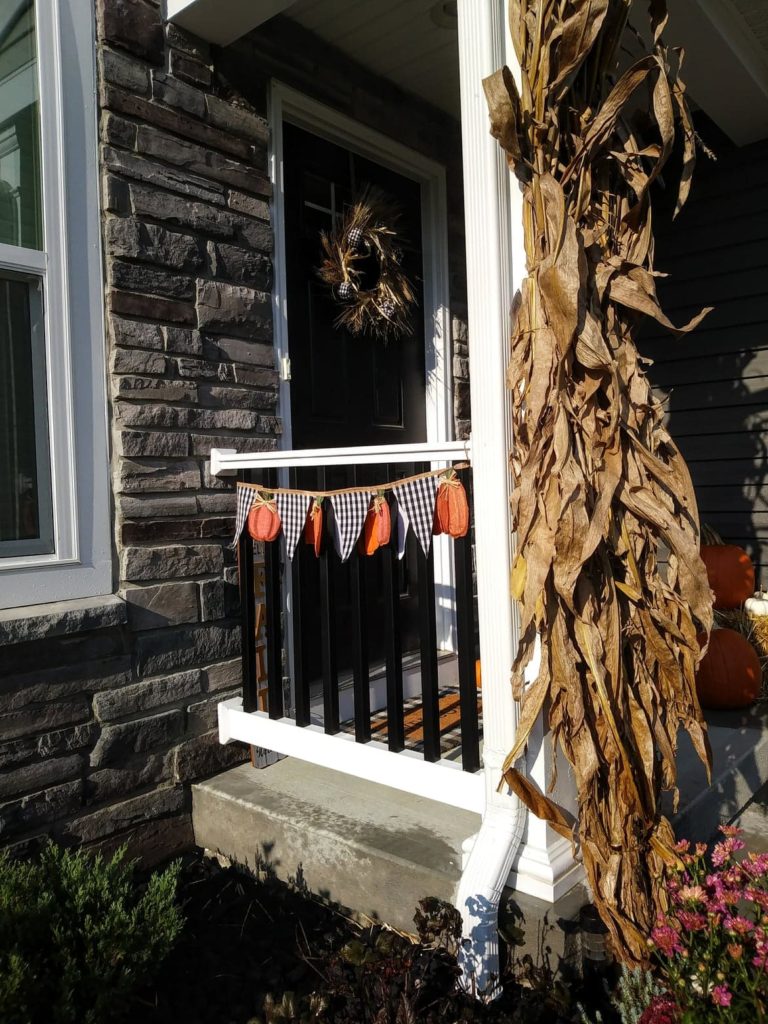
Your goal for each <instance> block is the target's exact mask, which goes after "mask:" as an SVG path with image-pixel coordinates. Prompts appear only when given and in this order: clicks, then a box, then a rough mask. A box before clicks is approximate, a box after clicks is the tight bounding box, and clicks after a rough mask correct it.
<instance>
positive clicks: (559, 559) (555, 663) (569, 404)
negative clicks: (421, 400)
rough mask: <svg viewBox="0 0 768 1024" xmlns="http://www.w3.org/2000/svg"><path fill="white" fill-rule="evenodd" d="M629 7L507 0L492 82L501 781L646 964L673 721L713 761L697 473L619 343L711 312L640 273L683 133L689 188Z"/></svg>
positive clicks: (664, 57)
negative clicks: (506, 64) (558, 792)
mask: <svg viewBox="0 0 768 1024" xmlns="http://www.w3.org/2000/svg"><path fill="white" fill-rule="evenodd" d="M633 2H636V3H639V2H640V0H511V2H510V6H509V20H510V30H511V33H512V38H513V43H514V47H515V52H516V53H517V55H518V57H519V59H520V63H521V79H520V80H521V83H522V85H521V89H520V92H519V94H518V91H517V89H516V88H515V85H514V81H513V79H512V75H511V74H510V72H509V71H508V70H507V69H504V70H503V71H499V72H497V73H496V74H495V75H494V76H491V78H490V79H488V80H487V81H486V82H485V90H486V97H487V99H488V103H489V108H490V113H491V131H492V134H493V135H494V136H495V137H496V138H497V139H498V140H499V142H500V144H501V145H502V147H503V148H504V149H505V151H506V153H507V156H508V160H509V164H510V167H512V168H513V170H514V171H515V173H516V174H517V177H518V179H519V181H520V183H521V186H522V189H523V200H524V202H523V219H524V238H525V247H526V257H527V266H528V276H527V278H526V279H525V281H524V282H523V285H522V287H521V290H520V293H519V295H518V296H516V299H515V305H514V310H513V328H512V340H511V354H510V362H509V370H508V375H507V381H508V384H509V387H510V389H511V393H512V407H513V419H514V437H515V448H514V451H513V453H512V458H511V462H512V472H513V475H514V479H515V492H514V494H513V498H512V502H511V510H512V520H513V527H514V529H515V530H516V532H517V550H518V556H517V559H516V562H515V566H514V569H513V572H512V579H511V581H510V582H511V589H512V592H513V595H514V596H515V598H517V599H519V601H520V610H521V640H520V645H519V650H518V655H517V658H516V661H515V664H514V666H513V693H514V695H515V698H516V699H519V700H521V702H522V708H521V717H520V725H519V731H518V736H517V738H516V741H515V744H514V747H513V749H512V750H511V751H510V753H509V756H508V757H507V760H506V762H505V764H504V769H503V775H504V779H505V780H506V782H507V784H508V785H509V786H510V787H511V788H512V790H513V791H514V792H515V793H517V794H518V796H519V797H520V799H521V800H523V801H524V802H525V803H526V805H527V806H528V807H529V808H530V809H531V810H532V811H533V812H534V813H536V814H538V815H539V816H540V817H542V818H543V819H544V820H546V821H548V822H549V823H550V824H551V826H552V827H553V828H555V829H556V830H557V831H558V832H560V833H561V834H563V835H572V836H573V838H574V840H575V841H576V842H578V843H579V844H580V845H581V848H582V853H583V859H584V865H585V868H586V871H587V875H588V879H589V882H590V885H591V888H592V892H593V895H594V899H595V902H596V904H597V906H598V908H599V909H600V912H601V914H602V917H603V920H604V921H605V923H606V924H607V926H608V928H609V929H610V931H611V934H612V937H613V942H614V947H615V948H616V950H617V952H618V953H619V955H621V956H622V957H623V958H624V959H625V960H626V961H628V962H642V961H644V960H645V958H646V955H647V946H646V941H645V940H646V936H647V934H648V931H649V929H650V927H651V926H652V924H653V921H654V920H655V918H656V915H657V913H658V911H659V910H660V909H663V908H664V902H665V901H664V892H663V889H662V888H661V886H660V878H661V875H662V871H663V867H664V864H665V863H673V862H674V861H675V854H674V835H673V833H672V829H671V827H670V825H669V823H668V822H667V821H666V819H665V818H664V817H663V816H662V815H661V812H660V809H659V807H660V795H661V792H662V790H664V789H669V790H672V791H673V794H675V793H676V788H675V781H676V764H675V757H676V744H677V736H678V732H679V730H680V729H686V730H687V731H688V732H689V734H690V736H691V739H692V741H693V743H694V746H695V749H696V750H697V752H698V753H699V756H700V757H701V759H702V761H704V762H705V764H706V765H707V767H708V765H709V758H710V753H709V745H708V742H707V736H706V727H705V726H704V723H703V720H702V716H701V710H700V708H699V705H698V701H697V698H696V690H695V686H694V678H693V674H694V671H695V667H696V664H697V661H698V659H699V657H700V648H699V644H698V641H697V634H699V633H701V632H702V631H704V632H706V631H708V630H709V628H710V626H711V621H712V609H711V595H710V591H709V587H708V584H707V579H706V573H705V571H704V567H703V565H702V563H701V559H700V557H699V522H698V513H697V509H696V501H695V497H694V493H693V488H692V486H691V480H690V474H689V473H688V470H687V468H686V466H685V463H684V462H683V459H682V457H681V455H680V452H679V451H678V449H677V447H676V446H675V445H674V443H673V442H672V440H671V439H670V437H669V434H668V433H667V431H666V429H665V427H664V423H663V415H664V411H663V409H662V407H661V406H660V405H659V403H658V402H657V401H655V400H654V398H653V395H652V392H651V388H650V385H649V382H648V379H647V377H646V374H645V369H644V365H645V362H646V361H644V360H642V359H640V357H639V356H638V353H637V349H636V347H635V341H634V339H635V336H636V332H637V327H638V323H639V321H640V319H641V318H642V317H643V316H650V317H652V318H654V319H655V320H656V321H658V322H659V323H661V324H663V325H664V326H665V327H667V328H668V329H670V330H672V331H674V332H675V333H680V332H684V331H690V330H692V329H693V328H694V327H695V326H696V325H697V324H698V323H699V322H700V321H701V319H702V317H703V316H705V315H706V313H707V312H708V311H707V310H704V311H703V312H702V313H701V314H699V315H698V316H696V317H694V318H693V319H692V320H691V321H690V322H689V323H688V324H686V325H684V326H683V327H681V328H678V327H675V325H674V324H672V323H671V322H670V321H669V320H668V318H667V317H666V316H665V315H664V313H663V312H662V310H661V308H660V306H659V303H658V299H657V297H656V278H657V276H658V274H657V272H655V271H654V268H653V231H652V185H653V182H654V180H655V179H657V178H658V176H659V174H660V173H661V171H662V169H663V168H664V166H665V164H666V163H667V160H668V157H669V155H670V153H671V152H672V151H673V148H674V146H675V139H676V134H677V133H678V131H679V132H680V133H681V135H682V140H683V174H682V180H681V183H680V189H679V194H678V206H679V205H681V204H682V203H683V202H684V201H685V199H686V197H687V195H688V191H689V188H690V178H691V173H692V170H693V164H694V160H695V136H694V133H693V126H692V122H691V118H690V113H689V111H688V107H687V101H686V95H685V87H684V85H683V83H682V82H681V81H680V79H679V70H680V66H681V64H682V55H680V58H679V59H676V58H675V55H674V54H673V55H670V53H669V52H668V51H667V49H666V47H665V45H664V41H663V31H664V28H665V26H666V24H667V10H666V4H665V2H664V0H651V3H650V8H649V16H650V21H651V31H652V34H653V39H654V42H653V47H652V52H650V53H647V54H646V55H645V56H642V57H640V59H638V60H636V61H635V63H634V64H632V66H631V67H629V68H628V69H627V70H625V71H623V72H621V71H620V69H619V67H618V56H619V54H620V50H621V44H622V39H623V33H624V32H625V31H626V29H627V18H628V15H629V11H630V8H631V7H632V4H633ZM644 96H647V103H646V104H645V107H643V97H644ZM662 548H664V549H665V550H668V552H669V554H668V558H667V559H666V561H667V564H668V568H667V570H666V572H662V569H661V568H660V566H661V564H662V562H663V561H665V559H662V555H661V549H662ZM537 636H538V637H540V638H541V658H540V663H539V665H540V667H539V670H538V674H537V677H536V679H534V680H533V681H532V683H531V684H530V686H528V687H526V685H525V669H526V667H527V666H528V665H529V664H530V662H531V660H532V658H533V655H534V646H535V644H536V640H537ZM541 715H544V716H545V718H546V721H547V724H548V726H549V730H550V734H551V738H552V742H553V743H554V744H555V745H556V748H557V749H558V750H560V751H561V752H562V754H563V755H564V756H565V758H566V759H567V761H568V762H569V764H570V766H571V769H572V771H573V775H574V778H575V782H576V788H577V792H578V798H579V817H578V822H577V823H573V822H571V821H570V820H569V818H568V816H567V815H566V814H565V813H564V812H563V811H562V810H561V809H560V808H558V807H557V806H556V805H555V804H554V803H553V802H552V800H550V799H549V798H548V797H547V796H545V795H544V794H542V793H541V792H539V791H538V789H536V787H535V786H533V784H532V783H531V782H530V781H529V780H528V779H526V778H525V776H524V775H523V774H521V772H520V771H519V770H518V768H516V767H515V764H516V762H517V761H518V758H519V756H520V755H521V753H522V752H523V750H524V748H525V745H526V742H527V740H528V737H529V736H530V732H531V729H532V728H533V726H534V724H535V722H536V721H537V720H538V718H539V717H540V716H541Z"/></svg>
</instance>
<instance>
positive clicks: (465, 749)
mask: <svg viewBox="0 0 768 1024" xmlns="http://www.w3.org/2000/svg"><path fill="white" fill-rule="evenodd" d="M460 476H461V477H462V478H463V479H462V483H463V484H464V487H465V490H466V492H467V500H468V501H469V508H470V522H472V521H473V520H474V508H473V505H472V476H471V470H465V471H464V472H462V473H461V474H460ZM453 557H454V565H455V568H456V635H457V644H458V648H459V699H460V701H461V766H462V768H463V769H464V771H465V772H476V771H477V770H478V768H479V767H480V736H479V728H478V716H477V681H476V673H475V599H474V588H473V580H472V529H471V527H470V529H469V530H468V531H467V535H466V537H457V538H456V539H455V540H454V541H453Z"/></svg>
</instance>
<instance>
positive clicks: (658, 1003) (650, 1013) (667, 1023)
mask: <svg viewBox="0 0 768 1024" xmlns="http://www.w3.org/2000/svg"><path fill="white" fill-rule="evenodd" d="M679 1020H680V1016H679V1014H678V1010H677V1006H676V1005H675V1003H674V1002H673V1001H672V1000H671V999H670V998H669V997H668V996H654V997H653V999H652V1000H651V1001H650V1003H649V1004H648V1006H647V1007H646V1008H645V1010H643V1013H642V1016H641V1017H640V1019H639V1020H638V1022H637V1024H677V1022H678V1021H679Z"/></svg>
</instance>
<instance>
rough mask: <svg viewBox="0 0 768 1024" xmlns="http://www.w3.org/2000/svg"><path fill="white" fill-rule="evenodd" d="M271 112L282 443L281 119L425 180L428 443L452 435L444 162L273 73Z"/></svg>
mask: <svg viewBox="0 0 768 1024" xmlns="http://www.w3.org/2000/svg"><path fill="white" fill-rule="evenodd" d="M268 117H269V126H270V153H269V171H270V178H271V181H272V223H273V227H274V236H275V237H274V280H273V285H272V314H273V323H274V345H275V351H276V356H277V362H278V367H279V369H280V388H279V398H280V415H281V419H282V425H283V433H282V443H281V447H283V448H285V449H290V448H292V447H293V438H292V429H291V382H290V372H289V367H290V347H289V342H288V300H287V294H288V293H287V281H286V245H285V191H284V190H285V185H284V176H283V122H284V121H288V122H289V123H290V124H293V125H296V126H297V127H298V128H303V129H304V130H306V131H309V132H312V134H313V135H318V136H320V137H321V138H323V139H327V140H328V141H329V142H333V143H336V144H337V145H339V146H343V147H344V148H345V149H350V150H352V151H353V152H355V153H358V154H359V155H360V156H363V157H366V158H367V159H369V160H375V161H376V162H377V163H379V164H381V165H382V166H384V167H388V168H389V169H390V170H393V171H396V172H397V173H398V174H402V175H403V176H404V177H406V178H410V179H412V180H413V181H416V182H418V183H419V185H420V186H421V234H422V251H423V261H424V264H423V266H424V269H423V286H424V287H423V294H424V309H423V315H424V346H425V385H426V426H427V438H426V439H427V441H428V442H433V441H450V440H453V386H452V380H453V372H452V371H453V368H452V363H451V317H450V308H449V270H448V215H447V204H446V183H445V168H444V167H443V166H442V164H439V163H437V162H436V161H435V160H431V159H430V158H429V157H426V156H424V155H423V154H421V153H418V152H416V151H415V150H413V149H410V148H409V147H408V146H404V145H403V144H402V143H400V142H397V141H396V140H395V139H392V138H390V137H389V136H387V135H383V134H382V133H381V132H378V131H376V130H375V129H373V128H370V127H369V126H368V125H366V124H363V123H361V122H360V121H356V120H354V119H353V118H351V117H347V116H346V115H345V114H341V113H339V112H338V111H337V110H334V109H333V108H332V107H328V106H326V105H325V104H324V103H319V102H318V101H317V100H314V99H312V98H311V97H310V96H307V95H305V94H304V93H302V92H299V91H298V90H296V89H293V88H291V87H290V86H287V85H284V84H283V83H282V82H279V81H277V80H275V79H273V80H272V81H271V82H270V88H269V98H268ZM434 540H435V545H434V547H435V554H434V563H435V588H436V592H437V595H438V600H437V637H438V647H439V648H440V649H441V650H454V649H455V602H454V600H453V599H452V597H450V596H449V595H451V594H452V593H453V581H454V575H453V561H452V559H451V550H450V547H449V544H448V542H447V539H446V538H444V537H435V538H434Z"/></svg>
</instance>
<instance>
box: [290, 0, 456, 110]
mask: <svg viewBox="0 0 768 1024" xmlns="http://www.w3.org/2000/svg"><path fill="white" fill-rule="evenodd" d="M455 8H456V4H455V3H450V2H447V3H446V2H441V0H439V2H435V0H298V2H297V3H293V4H292V5H291V6H290V7H289V9H288V10H287V11H286V12H285V13H286V15H287V16H288V17H289V18H291V19H292V20H293V21H296V22H298V23H299V24H300V25H302V26H303V27H304V28H306V29H308V30H309V31H310V32H314V33H315V35H317V36H319V37H320V38H321V39H322V40H324V41H325V42H327V43H331V44H332V45H333V46H336V47H338V48H339V49H340V50H342V51H343V52H344V53H345V54H346V55H347V56H349V57H353V58H354V59H355V60H356V61H358V62H359V63H360V64H363V65H365V67H366V68H368V69H369V70H371V71H373V72H375V73H376V74H377V75H381V76H382V77H383V78H388V79H389V80H390V81H391V82H394V83H395V84H396V85H398V86H400V88H401V89H404V90H405V91H406V92H410V93H413V94H414V95H415V96H419V97H420V98H421V99H423V100H426V101H427V102H428V103H431V104H432V105H433V106H436V107H438V108H440V109H441V110H444V111H445V112H446V113H448V114H452V115H453V116H455V117H456V118H458V116H459V109H460V96H459V44H458V31H457V26H458V22H457V19H456V17H455ZM452 12H453V13H452Z"/></svg>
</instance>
